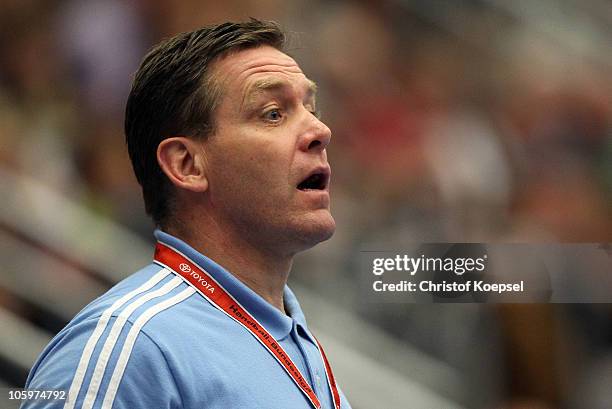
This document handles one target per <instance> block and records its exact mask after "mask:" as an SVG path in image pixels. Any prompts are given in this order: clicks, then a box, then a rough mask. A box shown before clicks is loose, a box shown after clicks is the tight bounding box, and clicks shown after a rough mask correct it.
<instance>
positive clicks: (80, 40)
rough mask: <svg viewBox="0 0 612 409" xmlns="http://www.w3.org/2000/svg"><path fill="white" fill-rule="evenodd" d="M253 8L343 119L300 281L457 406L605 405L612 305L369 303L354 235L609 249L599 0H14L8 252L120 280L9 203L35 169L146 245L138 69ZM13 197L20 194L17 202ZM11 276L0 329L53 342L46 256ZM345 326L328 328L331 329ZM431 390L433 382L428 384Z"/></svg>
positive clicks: (3, 293)
mask: <svg viewBox="0 0 612 409" xmlns="http://www.w3.org/2000/svg"><path fill="white" fill-rule="evenodd" d="M248 17H256V18H260V19H266V20H275V21H278V22H279V23H281V25H282V26H283V27H284V28H285V29H286V30H287V31H288V32H290V34H291V35H290V37H291V41H290V45H289V50H288V51H289V54H291V55H292V56H294V57H295V58H296V59H297V61H298V62H299V63H300V64H301V66H302V68H303V69H304V71H305V72H306V73H307V75H308V76H309V77H311V78H313V79H314V80H315V81H317V83H318V84H319V89H320V95H319V104H320V108H321V109H322V115H323V120H324V121H325V122H326V123H327V124H328V125H329V126H330V128H331V129H332V131H333V138H332V144H331V145H330V147H329V157H330V162H331V164H332V168H333V172H334V175H333V184H332V192H333V195H332V199H333V200H332V206H333V214H334V216H335V218H336V221H337V224H338V231H337V233H336V235H335V236H334V238H333V239H332V240H330V241H329V242H327V243H325V244H322V245H320V246H318V247H317V248H316V249H314V250H313V251H311V252H308V253H305V254H303V255H301V256H300V257H299V258H298V260H297V262H296V266H295V271H294V274H293V276H292V278H291V280H292V281H293V282H294V283H295V285H297V286H303V287H304V288H306V289H308V290H312V291H313V292H314V293H316V294H319V295H321V296H323V297H325V298H326V299H327V300H328V301H331V302H332V304H333V305H334V306H336V307H338V308H340V309H343V310H345V311H349V312H350V313H351V314H352V315H354V316H355V317H358V319H360V320H363V321H364V322H366V323H368V325H371V328H373V331H380V332H381V333H383V334H385V336H387V337H389V338H390V339H392V340H394V341H395V342H397V343H399V344H402V345H406V346H410V348H412V350H415V351H418V354H420V355H422V356H423V357H426V358H427V359H431V360H432V361H433V362H438V363H440V365H444V367H448V368H450V369H451V370H452V371H454V373H457V374H459V378H460V379H461V380H462V387H461V388H460V389H461V392H460V393H458V394H457V393H452V392H448V391H446V392H445V391H444V388H441V389H440V390H438V391H437V392H436V393H439V394H440V395H442V396H444V397H445V398H448V399H451V400H453V401H455V402H457V403H458V404H460V405H462V407H466V408H476V409H480V408H483V409H484V408H491V409H499V408H504V409H505V408H513V409H517V408H522V409H527V408H533V409H535V408H549V409H553V408H586V409H598V408H602V409H603V408H610V407H612V392H611V391H612V390H611V389H610V385H612V308H610V305H609V304H575V305H561V304H556V305H554V304H540V305H511V304H504V305H477V304H434V305H422V304H401V305H400V304H375V303H366V302H364V301H363V300H362V299H360V296H359V292H360V291H359V288H358V287H359V278H358V277H357V275H358V274H359V273H358V265H357V261H356V260H357V258H358V254H359V251H360V250H362V249H377V250H379V249H383V250H391V249H402V248H403V246H405V244H406V243H409V242H410V243H414V242H537V243H542V242H568V243H572V242H610V241H611V238H612V200H611V199H612V3H611V2H610V1H607V0H586V1H581V0H555V1H553V0H538V1H527V0H516V1H510V0H508V1H505V0H470V1H452V0H434V1H424V0H380V1H374V0H371V1H365V0H364V1H339V0H338V1H322V0H318V1H317V0H312V1H309V0H284V1H281V0H262V1H254V0H253V1H236V0H225V1H222V2H219V1H209V0H180V1H162V0H66V1H58V0H3V1H2V2H0V177H1V181H0V185H2V191H1V194H2V196H3V199H2V202H3V205H2V213H3V216H2V217H1V218H0V220H1V222H0V233H1V237H2V241H0V247H3V249H0V250H1V251H2V253H1V254H3V257H4V259H5V260H6V259H8V258H10V257H9V256H15V255H16V254H18V255H19V256H20V257H22V258H24V257H25V258H28V259H33V258H34V256H33V255H29V254H21V252H20V251H16V250H14V249H15V248H20V249H21V248H26V247H27V248H35V249H36V254H38V253H42V254H44V255H45V257H51V258H52V259H53V260H54V262H61V263H64V264H65V265H68V266H69V267H70V268H71V269H74V270H75V271H78V272H81V273H82V274H83V275H84V276H85V277H89V278H90V279H91V280H93V282H95V283H97V285H98V287H95V286H94V287H95V288H96V289H95V290H91V291H92V294H93V296H95V294H99V293H101V292H102V291H103V290H104V289H105V288H108V286H109V285H111V284H112V282H113V281H114V280H112V279H109V278H108V277H104V276H101V275H97V274H96V273H95V271H94V272H92V271H89V269H88V268H87V266H83V265H82V263H80V262H75V261H74V260H72V259H71V255H70V254H62V253H61V251H57V249H56V248H54V247H53V245H52V244H49V242H56V241H57V240H66V237H64V235H68V234H71V235H73V236H74V237H76V238H77V240H78V241H80V242H87V241H91V240H98V238H97V234H96V232H94V231H91V229H83V230H80V231H76V230H75V231H70V232H69V233H66V232H61V235H62V236H61V237H59V236H60V232H59V231H55V232H54V231H53V229H51V230H52V231H49V232H47V233H45V234H46V235H43V234H39V233H32V232H33V231H35V230H28V231H24V230H23V229H21V227H20V226H21V225H23V224H24V223H25V222H23V221H21V220H16V219H15V217H14V216H10V215H14V214H15V211H16V209H13V208H11V209H8V207H10V206H12V207H16V208H18V209H17V210H19V208H22V209H29V208H30V207H31V206H33V204H32V203H28V202H27V201H28V197H30V196H28V195H27V194H26V195H23V196H19V195H18V191H19V189H21V187H20V186H23V183H26V182H23V181H24V180H25V181H32V183H38V184H41V185H43V186H44V187H45V189H49V190H50V191H52V192H53V193H52V194H53V195H59V196H60V197H62V198H63V199H65V200H68V201H69V202H70V203H71V205H75V206H78V207H79V208H83V209H85V211H87V212H89V213H88V214H93V215H95V217H96V218H100V219H103V220H110V221H112V222H114V223H117V224H118V225H120V226H123V227H125V228H126V229H127V231H129V232H131V234H135V235H137V236H139V237H141V238H142V239H143V240H145V241H148V242H151V240H152V235H151V233H152V225H151V223H150V221H149V220H148V218H147V217H146V216H145V214H144V210H143V205H142V200H141V193H140V189H139V186H138V185H137V183H136V181H135V178H134V176H133V173H132V170H131V166H130V163H129V159H128V156H127V153H126V149H125V144H124V135H123V129H122V127H123V109H124V105H125V100H126V97H127V94H128V92H129V88H130V84H131V78H132V74H133V72H134V71H135V70H136V68H137V67H138V64H139V62H140V59H141V58H142V56H143V55H144V54H145V52H146V50H147V49H148V48H149V47H151V46H152V45H153V44H154V43H156V42H157V41H159V40H160V39H161V38H164V37H167V36H170V35H173V34H175V33H177V32H181V31H186V30H190V29H195V28H197V27H200V26H202V25H204V24H208V23H215V22H221V21H224V20H228V19H231V20H237V19H246V18H248ZM9 182H10V183H9ZM27 183H30V182H27ZM13 195H17V196H19V197H23V198H25V199H23V200H24V201H23V202H21V203H20V202H15V201H10V205H9V199H8V198H9V197H10V196H13ZM35 206H36V209H37V212H38V213H37V217H41V219H42V220H45V219H48V220H51V221H53V222H58V219H62V220H59V221H60V222H65V223H66V224H67V225H70V223H71V215H73V214H74V212H63V211H61V209H59V208H58V206H51V205H49V206H47V205H46V203H45V201H44V200H42V203H40V201H39V202H37V203H36V204H35ZM7 215H9V216H7ZM26 219H27V217H26ZM54 233H55V234H56V235H57V237H54ZM43 236H44V238H43ZM9 243H10V245H9ZM15 243H19V246H17V247H15V246H16V244H15ZM110 257H111V258H115V257H119V258H120V256H119V255H113V254H111V255H110ZM45 260H46V258H45ZM11 266H13V267H11ZM20 268H21V269H23V268H26V267H23V266H21V267H19V264H9V265H8V266H5V267H3V268H2V269H0V306H2V307H3V310H5V311H8V313H10V314H11V315H10V318H7V317H9V316H8V315H7V317H5V318H4V320H5V321H2V319H0V322H2V323H4V324H6V323H7V322H9V320H21V321H23V322H25V323H26V324H27V323H29V325H30V326H31V327H32V329H34V330H36V331H38V330H42V331H45V333H49V334H51V335H52V334H53V333H55V332H57V331H59V329H60V328H61V327H62V325H64V324H65V322H66V318H65V317H64V316H62V315H61V314H58V313H54V312H53V311H49V308H45V306H44V305H43V306H41V305H37V302H36V300H31V299H28V297H27V295H26V294H25V293H24V292H23V291H20V290H19V288H21V287H22V286H23V285H24V282H23V281H19V280H20V277H21V279H23V277H26V276H27V277H31V279H29V281H27V282H29V283H30V284H31V285H35V284H34V283H35V282H36V283H39V282H43V281H45V278H44V275H45V274H46V272H45V270H46V268H45V266H44V264H43V263H40V264H39V265H38V268H37V269H36V271H34V272H33V271H25V270H20ZM28 268H33V267H31V266H30V267H28ZM128 272H129V271H123V272H122V273H128ZM32 274H33V275H32ZM578 274H580V272H578ZM584 274H585V275H586V274H587V272H585V273H584ZM587 279H588V276H585V280H587ZM38 280H41V281H38ZM47 281H50V280H47ZM16 283H17V284H16ZM20 283H21V284H20ZM66 285H67V286H68V287H70V291H71V292H72V294H79V293H81V291H80V289H79V287H78V285H75V284H69V283H67V284H66ZM595 285H596V283H595ZM89 295H90V294H88V296H89ZM68 298H70V297H68ZM83 299H84V300H85V299H86V298H85V297H83ZM611 301H612V299H611ZM66 302H69V300H67V301H66ZM80 306H81V307H82V306H83V305H82V304H81V305H80ZM77 307H79V306H78V305H76V306H74V309H76V310H77V311H78V308H77ZM307 312H308V311H307ZM66 315H68V314H66ZM0 318H2V317H1V316H0ZM11 322H13V321H11ZM4 324H3V325H2V327H0V337H1V338H2V341H0V379H2V383H3V384H6V385H20V384H23V381H24V379H25V378H24V376H25V374H26V373H27V368H24V367H23V366H24V365H21V366H20V365H18V364H15V362H13V360H12V359H11V356H7V355H10V354H8V353H5V355H4V356H2V352H3V350H2V348H1V347H2V345H5V346H6V345H11V341H10V339H9V338H12V339H13V344H14V343H15V340H17V343H24V344H25V343H26V341H25V340H19V339H18V335H16V334H15V333H11V332H10V331H9V330H8V329H7V328H13V327H7V326H5V325H4ZM7 325H8V324H7ZM16 325H17V324H16ZM18 327H19V325H17V326H16V327H15V328H18ZM19 328H20V327H19ZM344 330H346V331H347V332H349V330H348V329H346V328H343V326H342V323H337V330H336V331H335V332H338V333H339V334H337V336H339V337H342V332H343V331H344ZM334 335H336V334H335V333H334ZM364 336H365V337H366V339H367V335H364ZM356 342H357V341H356ZM362 349H363V350H362V352H361V353H363V354H365V355H369V356H370V357H371V358H373V359H374V360H375V361H377V362H379V363H382V364H383V366H386V367H390V368H392V369H393V371H396V372H397V373H398V374H400V375H401V376H406V377H409V378H412V379H415V380H416V381H418V380H419V378H420V374H419V368H418V367H417V365H416V364H415V366H414V367H412V366H411V364H410V360H408V361H407V363H406V364H404V363H402V364H401V365H400V364H399V363H398V362H403V361H402V360H401V359H400V360H398V359H395V358H396V357H392V356H388V355H387V354H386V353H385V351H384V350H383V351H380V350H378V349H376V348H370V349H368V348H367V347H366V346H364V347H363V348H362ZM7 350H8V351H11V349H10V348H9V347H6V348H5V349H4V351H7ZM16 354H18V353H17V352H16ZM332 358H333V357H332ZM332 361H333V359H332ZM366 373H367V372H366ZM427 387H428V388H430V389H432V390H434V391H436V379H433V380H430V381H429V382H428V384H427ZM345 389H350V388H345ZM347 394H348V393H347ZM349 397H350V394H349ZM379 400H380V401H382V402H384V400H385V398H384V397H380V399H379ZM354 407H355V408H356V409H358V408H366V407H367V406H363V404H362V405H361V406H360V404H359V402H356V403H354ZM381 407H385V406H384V404H383V406H381ZM389 407H390V406H389ZM404 407H406V408H412V407H415V406H412V405H411V402H410V401H406V402H405V406H404ZM424 409H428V408H424Z"/></svg>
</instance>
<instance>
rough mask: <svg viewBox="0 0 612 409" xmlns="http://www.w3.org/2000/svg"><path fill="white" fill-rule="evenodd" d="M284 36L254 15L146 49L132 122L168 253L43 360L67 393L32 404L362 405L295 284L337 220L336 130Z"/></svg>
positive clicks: (38, 373) (47, 385) (85, 314)
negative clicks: (316, 331)
mask: <svg viewBox="0 0 612 409" xmlns="http://www.w3.org/2000/svg"><path fill="white" fill-rule="evenodd" d="M283 43H284V35H283V33H282V32H281V31H280V29H279V28H278V27H277V26H276V25H275V24H273V23H265V22H260V21H257V20H251V21H249V22H246V23H237V24H236V23H226V24H221V25H217V26H213V27H206V28H203V29H200V30H197V31H194V32H190V33H185V34H181V35H178V36H176V37H174V38H171V39H169V40H166V41H164V42H162V43H161V44H160V45H158V46H157V47H156V48H154V49H153V50H152V51H151V52H150V53H149V54H148V55H147V56H146V57H145V59H144V61H143V63H142V65H141V66H140V68H139V70H138V72H137V74H136V77H135V80H134V84H133V87H132V91H131V93H130V97H129V99H128V103H127V109H126V121H125V125H126V126H125V130H126V136H127V145H128V150H129V153H130V158H131V160H132V163H133V166H134V170H135V173H136V177H137V179H138V181H139V183H140V184H141V185H142V188H143V196H144V199H145V205H146V209H147V212H148V213H149V214H150V215H151V216H152V218H153V220H154V221H155V223H156V225H157V226H158V227H159V228H158V230H156V232H155V235H156V237H157V239H158V244H157V246H156V250H155V262H154V263H153V264H151V265H149V266H148V267H145V268H144V269H143V270H141V271H139V272H137V273H135V274H133V275H132V276H130V277H128V278H127V279H125V280H124V281H122V282H120V283H119V284H117V285H116V286H115V287H113V288H112V289H111V290H110V291H109V292H107V293H106V294H104V295H103V296H102V297H100V298H99V299H97V300H96V301H94V302H93V303H91V304H90V305H88V306H87V307H86V308H85V309H84V310H83V311H81V312H80V313H79V314H78V315H77V316H76V317H75V318H74V319H73V320H72V321H71V322H70V324H68V326H67V327H66V328H64V329H63V330H62V331H61V332H60V333H59V334H58V335H57V336H56V337H55V338H54V340H53V341H52V342H51V344H50V345H49V346H48V347H47V348H46V349H45V350H44V351H43V353H42V355H41V357H40V358H39V359H38V361H37V362H36V363H35V365H34V367H33V368H32V371H31V373H30V376H29V378H28V382H27V387H28V388H30V389H65V390H67V391H68V400H67V401H66V403H65V406H64V402H60V401H55V402H49V401H46V402H43V401H38V402H37V403H34V402H33V401H30V402H28V403H26V404H25V405H24V407H25V408H42V407H45V408H46V407H53V408H56V407H65V408H69V409H71V408H109V409H110V408H114V409H122V408H126V409H128V408H129V409H138V408H147V409H157V408H159V409H161V408H186V409H189V408H194V409H196V408H197V409H202V408H223V409H226V408H266V409H269V408H282V409H291V408H308V407H313V408H319V407H321V408H340V407H341V408H350V405H349V403H348V402H347V400H346V398H345V397H344V396H343V395H342V393H341V392H340V391H339V390H338V388H337V386H336V384H335V380H334V378H333V374H332V371H331V368H330V366H329V364H328V362H327V359H326V358H325V355H324V352H323V349H322V348H321V346H320V345H319V344H318V342H317V340H316V339H315V338H314V336H313V335H312V334H311V333H310V331H309V330H308V327H307V326H306V321H305V319H304V315H303V314H302V311H301V309H300V306H299V304H298V302H297V300H296V298H295V296H294V295H293V293H292V292H291V290H290V289H289V288H288V287H287V286H286V282H287V278H288V275H289V270H290V269H291V264H292V260H293V257H294V255H295V254H296V253H298V252H299V251H302V250H305V249H307V248H310V247H312V246H314V245H315V244H317V243H319V242H321V241H323V240H326V239H328V238H329V237H330V236H331V235H332V234H333V232H334V229H335V223H334V220H333V218H332V216H331V214H330V208H329V179H330V168H329V165H328V162H327V155H326V150H325V149H326V147H327V145H328V144H329V141H330V137H331V133H330V130H329V129H328V128H327V126H325V125H324V124H323V123H322V122H321V121H320V120H319V119H318V118H317V115H316V106H315V93H316V86H315V84H314V83H313V82H312V81H311V80H309V79H308V78H307V77H306V76H305V75H304V74H303V73H302V71H301V69H300V67H299V66H298V65H297V63H296V62H295V61H294V60H293V59H292V58H291V57H289V56H288V55H286V54H284V53H283V52H282V47H283ZM112 256H113V257H117V256H119V257H120V255H112ZM45 405H47V406H45Z"/></svg>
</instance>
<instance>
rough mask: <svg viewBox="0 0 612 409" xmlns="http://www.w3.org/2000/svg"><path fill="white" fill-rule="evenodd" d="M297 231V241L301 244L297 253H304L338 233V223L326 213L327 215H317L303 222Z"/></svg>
mask: <svg viewBox="0 0 612 409" xmlns="http://www.w3.org/2000/svg"><path fill="white" fill-rule="evenodd" d="M297 230H298V240H297V241H298V242H299V243H300V245H299V249H298V250H297V251H303V250H307V249H309V248H311V247H314V246H316V245H317V244H319V243H321V242H322V241H325V240H328V239H330V238H331V236H333V235H334V232H335V231H336V222H335V220H334V218H333V217H332V215H331V214H330V213H329V212H326V214H325V215H317V217H312V218H308V219H307V220H305V221H302V222H301V223H300V225H299V228H298V229H297Z"/></svg>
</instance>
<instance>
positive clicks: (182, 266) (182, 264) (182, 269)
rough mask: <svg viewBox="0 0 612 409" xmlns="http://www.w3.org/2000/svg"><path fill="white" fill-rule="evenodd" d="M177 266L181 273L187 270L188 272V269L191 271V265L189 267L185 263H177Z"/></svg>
mask: <svg viewBox="0 0 612 409" xmlns="http://www.w3.org/2000/svg"><path fill="white" fill-rule="evenodd" d="M179 268H180V269H181V271H182V272H183V273H188V272H190V271H191V267H189V264H187V263H181V264H180V265H179Z"/></svg>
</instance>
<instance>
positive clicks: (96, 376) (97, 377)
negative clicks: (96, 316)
mask: <svg viewBox="0 0 612 409" xmlns="http://www.w3.org/2000/svg"><path fill="white" fill-rule="evenodd" d="M182 282H183V281H182V280H181V279H180V278H178V277H176V276H175V277H174V278H172V280H170V281H168V282H167V283H166V284H164V285H163V286H162V287H160V288H158V289H157V290H155V291H151V292H148V293H145V294H143V295H142V296H141V297H139V298H137V299H135V300H134V301H132V302H131V303H130V304H129V305H128V306H127V307H125V309H124V310H123V311H121V313H120V314H119V315H118V316H117V319H116V320H115V323H114V324H113V326H112V327H111V330H110V333H109V334H108V337H107V338H106V341H105V342H104V346H103V347H102V350H101V351H100V355H99V356H98V362H97V363H96V367H95V369H94V372H93V375H92V376H91V382H90V383H89V388H88V389H87V394H86V395H85V399H84V400H83V406H82V409H91V408H92V407H93V405H94V403H95V401H96V396H97V395H98V389H99V388H100V384H101V383H102V379H103V377H104V372H105V370H106V366H107V364H108V361H109V359H110V356H111V353H112V352H113V349H114V348H115V344H116V343H117V339H118V338H119V336H120V335H121V331H122V330H123V327H124V326H125V323H126V322H127V319H128V318H129V317H130V315H132V313H133V312H134V311H136V309H137V308H138V307H140V306H142V305H143V304H144V303H146V302H147V301H150V300H152V299H154V298H158V297H162V296H164V295H166V294H168V293H169V292H170V291H172V290H174V289H175V288H176V287H178V286H179V285H180V284H181V283H182Z"/></svg>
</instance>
